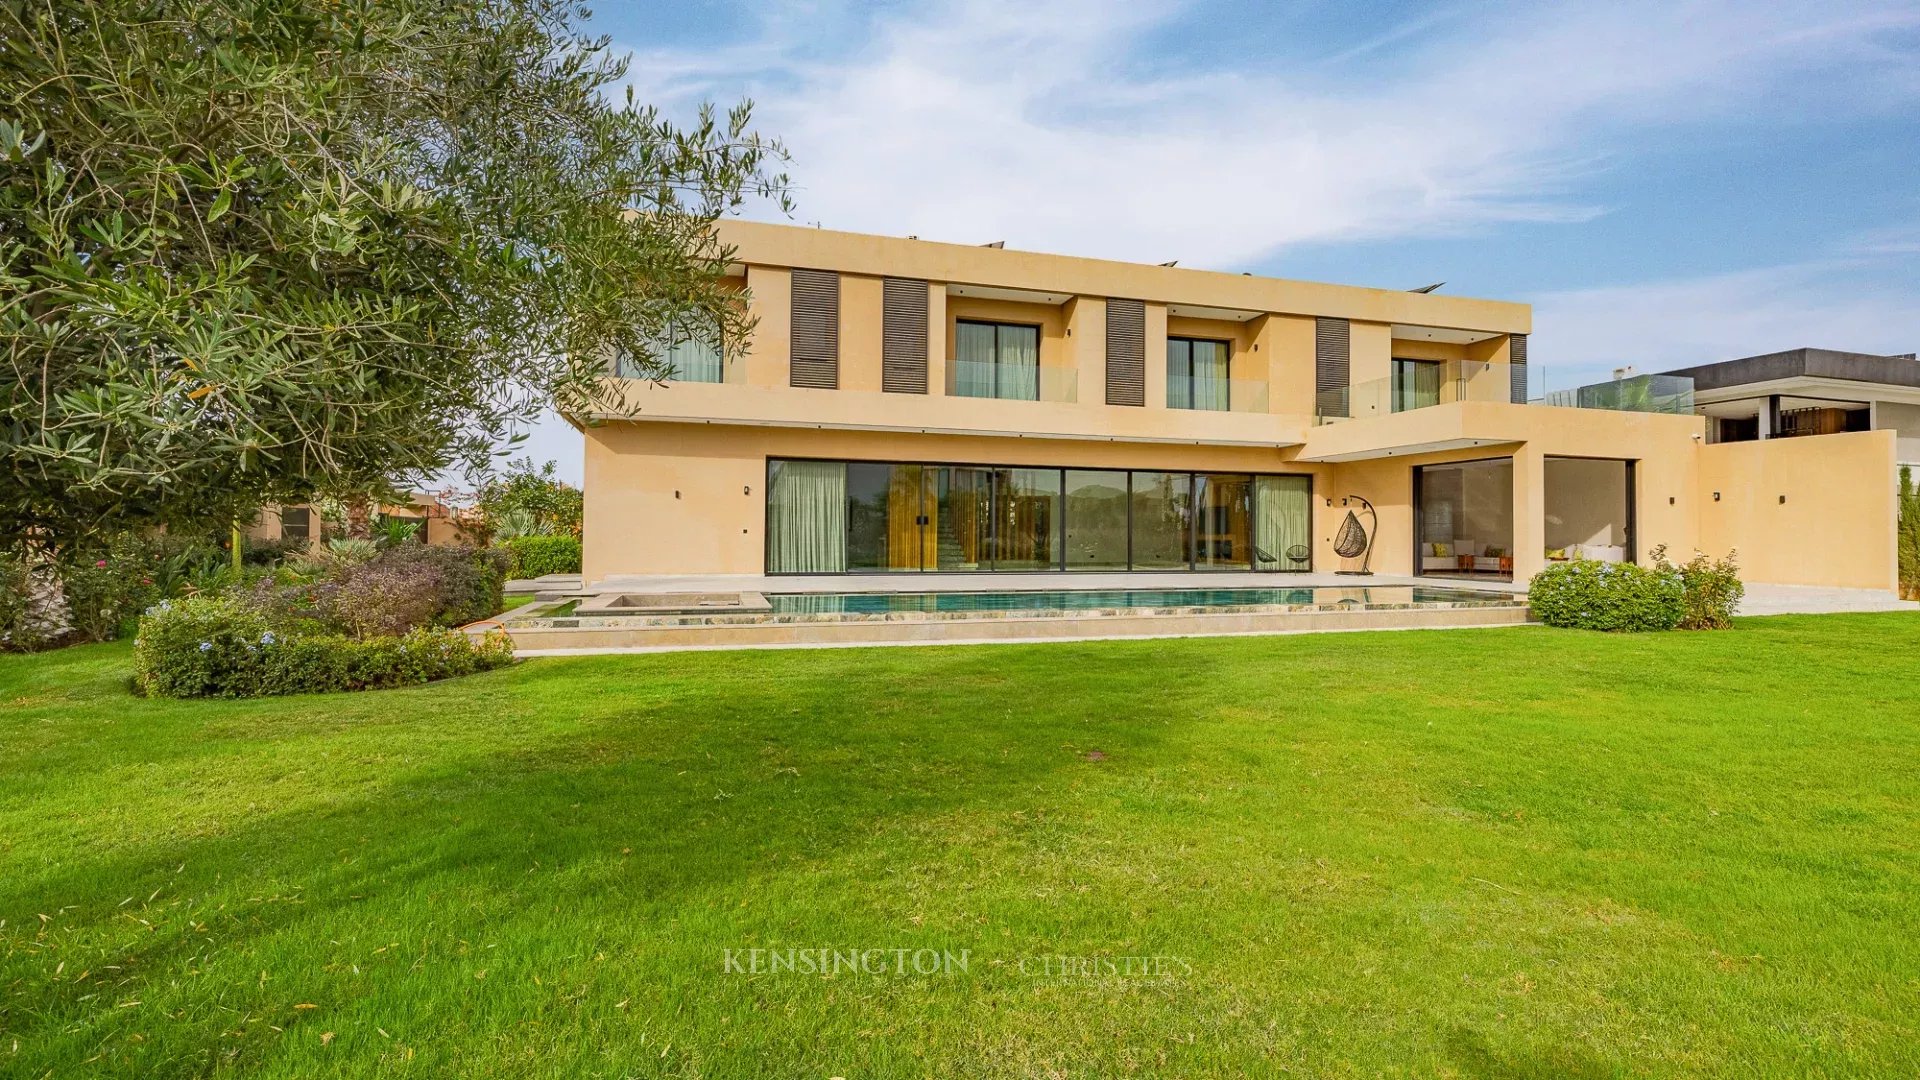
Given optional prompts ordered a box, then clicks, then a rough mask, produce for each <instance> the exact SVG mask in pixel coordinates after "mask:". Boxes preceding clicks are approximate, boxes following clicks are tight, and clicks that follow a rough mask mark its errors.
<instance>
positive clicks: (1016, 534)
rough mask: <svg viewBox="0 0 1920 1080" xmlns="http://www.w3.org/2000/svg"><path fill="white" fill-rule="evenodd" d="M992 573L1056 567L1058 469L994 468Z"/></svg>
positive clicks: (1058, 551)
mask: <svg viewBox="0 0 1920 1080" xmlns="http://www.w3.org/2000/svg"><path fill="white" fill-rule="evenodd" d="M993 516H994V536H995V542H994V559H993V568H994V569H995V570H1058V569H1059V568H1060V470H1059V469H996V470H994V474H993Z"/></svg>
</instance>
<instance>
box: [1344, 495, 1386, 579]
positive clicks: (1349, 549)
mask: <svg viewBox="0 0 1920 1080" xmlns="http://www.w3.org/2000/svg"><path fill="white" fill-rule="evenodd" d="M1340 503H1341V505H1343V506H1345V505H1349V504H1351V503H1359V504H1360V508H1361V509H1362V510H1365V511H1366V512H1367V519H1368V524H1367V525H1362V524H1360V519H1359V517H1357V516H1356V515H1355V514H1354V512H1353V511H1352V510H1348V511H1347V516H1346V518H1345V519H1344V520H1342V521H1341V522H1340V528H1339V531H1337V532H1335V533H1334V534H1333V553H1334V554H1335V555H1338V556H1340V557H1341V558H1343V559H1359V560H1360V569H1358V570H1336V571H1334V572H1335V573H1337V574H1351V575H1354V576H1363V577H1364V576H1371V575H1372V574H1373V571H1372V570H1371V569H1369V567H1370V566H1371V565H1372V564H1373V537H1374V534H1375V533H1377V532H1378V531H1379V530H1378V528H1377V526H1378V525H1379V523H1380V515H1378V514H1376V513H1374V510H1373V504H1372V503H1370V502H1368V501H1367V500H1365V499H1363V498H1361V497H1360V496H1358V495H1349V496H1347V497H1346V498H1344V499H1341V500H1340ZM1369 526H1373V527H1369Z"/></svg>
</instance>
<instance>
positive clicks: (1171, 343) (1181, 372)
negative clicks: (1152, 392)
mask: <svg viewBox="0 0 1920 1080" xmlns="http://www.w3.org/2000/svg"><path fill="white" fill-rule="evenodd" d="M1167 408H1169V409H1191V408H1193V342H1191V341H1187V340H1186V339H1184V338H1168V339H1167Z"/></svg>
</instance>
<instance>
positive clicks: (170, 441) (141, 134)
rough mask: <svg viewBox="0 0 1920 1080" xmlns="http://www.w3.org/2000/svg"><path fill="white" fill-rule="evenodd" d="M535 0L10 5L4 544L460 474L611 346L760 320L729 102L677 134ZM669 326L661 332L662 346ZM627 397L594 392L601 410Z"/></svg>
mask: <svg viewBox="0 0 1920 1080" xmlns="http://www.w3.org/2000/svg"><path fill="white" fill-rule="evenodd" d="M584 16H585V12H584V10H583V9H581V8H579V7H578V6H577V5H574V4H569V3H562V2H558V0H345V2H341V3H331V4H315V3H311V2H309V0H0V350H4V354H5V362H6V364H7V365H8V371H7V373H6V376H7V384H8V386H7V399H6V407H5V415H4V419H0V453H4V454H5V457H6V461H5V465H4V470H3V471H0V485H4V490H3V491H0V537H5V538H7V539H9V540H13V541H16V542H18V541H20V540H21V539H22V538H28V537H32V538H37V539H38V540H39V541H41V542H42V543H45V544H47V545H48V546H49V547H59V546H62V545H68V544H72V543H77V542H83V541H88V540H89V539H90V538H95V537H98V536H101V535H105V534H110V533H113V532H118V531H124V530H128V529H140V528H149V527H154V526H161V525H164V526H169V527H174V528H201V527H205V526H208V525H216V526H217V525H220V524H224V523H227V522H231V521H234V520H237V519H239V518H242V517H244V516H246V515H249V514H251V513H252V512H253V511H254V510H255V509H256V508H257V507H258V506H260V505H261V504H262V503H265V502H269V501H298V500H303V499H306V498H310V497H313V496H315V495H317V494H336V495H337V494H343V493H352V492H356V491H373V490H377V489H379V488H380V487H382V486H384V485H386V484H388V483H390V482H394V481H396V480H400V481H405V480H409V479H412V478H420V477H424V476H427V475H430V474H434V473H439V472H442V471H444V470H446V469H449V468H452V467H458V466H467V467H469V468H471V469H474V470H476V471H478V470H480V469H482V468H484V466H485V465H486V464H487V463H488V461H489V459H490V456H491V455H492V454H493V453H494V452H495V451H494V448H495V447H496V446H497V445H499V444H500V443H501V441H502V439H503V437H504V436H506V435H507V434H508V432H509V431H510V430H511V429H513V428H514V427H515V426H516V425H517V424H519V423H520V422H522V421H524V420H526V419H528V418H530V417H531V416H533V415H534V414H535V413H537V412H538V411H539V410H541V409H543V408H546V407H550V406H551V407H557V408H559V409H560V410H561V411H563V412H565V411H576V412H577V411H584V410H585V409H586V408H587V407H588V405H589V403H593V404H594V407H596V408H606V407H608V406H609V402H608V401H607V399H606V391H605V390H603V389H602V388H600V387H599V386H598V382H599V380H598V376H599V375H600V374H601V373H602V371H603V365H604V362H605V360H606V358H608V357H610V356H614V355H620V354H625V355H630V356H634V357H640V358H642V359H641V360H639V363H641V364H643V365H644V364H645V363H647V361H646V360H645V359H644V357H646V356H647V355H648V343H649V342H650V341H654V340H658V339H659V338H660V337H661V336H662V335H665V334H667V333H670V332H673V331H672V328H674V327H686V326H698V327H701V328H703V329H702V331H701V332H702V333H710V334H712V335H713V337H714V338H715V340H716V342H717V343H719V344H721V345H722V347H734V346H735V344H736V343H737V342H738V341H739V339H740V338H741V337H742V335H744V334H745V333H746V332H748V330H749V329H750V327H749V326H748V324H747V322H746V319H745V316H744V315H743V314H742V312H741V311H740V309H739V307H738V306H737V304H735V303H733V302H731V300H732V298H733V294H731V293H729V292H728V291H727V290H726V289H725V288H724V287H723V283H722V278H723V277H724V273H725V268H726V265H727V262H728V260H729V257H730V256H731V254H732V253H731V252H729V251H728V250H727V249H726V248H725V247H723V246H722V245H721V244H720V243H719V242H718V241H717V240H716V239H715V237H714V234H713V230H712V228H711V226H712V224H713V222H714V221H715V220H716V219H717V218H718V217H719V216H721V215H722V214H725V213H727V212H729V211H731V210H734V209H736V208H738V207H739V206H740V205H741V204H742V202H743V201H744V200H746V199H749V198H754V197H766V198H769V199H772V200H773V201H775V202H776V203H778V204H781V205H783V206H784V204H785V201H786V180H785V177H784V175H783V174H781V173H780V172H778V171H777V170H778V169H779V168H780V167H781V166H782V164H783V162H784V158H785V155H784V153H783V151H782V149H781V147H780V146H779V144H778V143H777V142H774V141H771V140H767V139H763V138H762V137H760V136H759V135H757V134H755V133H754V131H753V130H752V128H751V126H750V122H749V106H748V105H747V104H745V103H743V104H741V105H739V106H738V107H735V108H733V109H732V110H731V111H728V112H725V113H724V114H721V113H716V112H714V111H712V110H710V109H709V110H705V111H702V112H701V113H700V115H699V116H698V117H697V118H695V119H694V120H692V121H691V122H690V123H683V124H674V123H671V122H669V121H668V120H666V119H664V118H663V117H662V116H661V115H660V114H659V113H658V112H657V111H656V110H654V109H652V108H649V107H646V106H644V105H641V104H638V103H636V102H634V101H633V100H632V96H631V94H630V93H629V94H627V95H626V97H625V99H624V100H622V99H621V95H620V94H619V93H617V91H618V89H619V88H620V86H621V85H622V83H623V82H624V79H625V73H626V69H625V64H626V62H627V61H626V58H625V57H623V56H619V55H616V54H614V53H613V52H612V51H611V50H610V48H609V44H608V42H607V40H606V39H605V38H599V37H591V36H588V35H587V34H586V33H585V31H584V30H583V29H581V26H582V23H583V20H584ZM682 332H684V331H682ZM612 404H613V407H618V403H617V402H614V403H612Z"/></svg>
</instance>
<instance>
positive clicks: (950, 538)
mask: <svg viewBox="0 0 1920 1080" xmlns="http://www.w3.org/2000/svg"><path fill="white" fill-rule="evenodd" d="M927 473H928V478H929V481H930V483H931V485H932V489H933V506H932V510H933V515H932V518H931V521H932V528H933V532H934V536H933V538H932V539H931V540H930V541H929V543H931V544H933V546H934V558H935V560H936V561H935V565H936V566H938V567H939V569H941V570H990V569H992V568H993V556H992V552H991V551H989V550H988V548H989V547H991V546H992V539H993V513H992V509H993V471H992V470H991V469H972V468H967V467H965V466H960V465H954V466H946V465H942V466H937V467H935V466H928V468H927Z"/></svg>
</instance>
